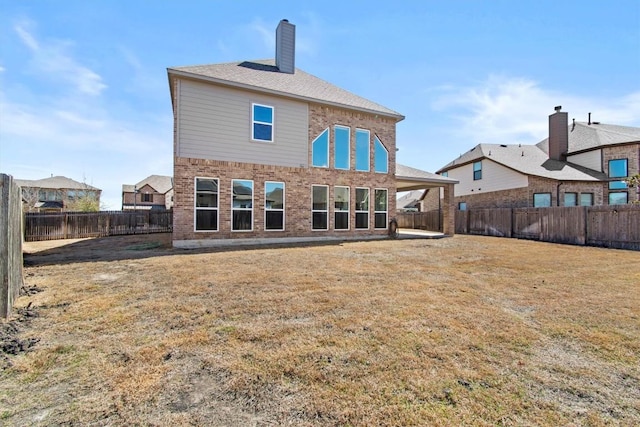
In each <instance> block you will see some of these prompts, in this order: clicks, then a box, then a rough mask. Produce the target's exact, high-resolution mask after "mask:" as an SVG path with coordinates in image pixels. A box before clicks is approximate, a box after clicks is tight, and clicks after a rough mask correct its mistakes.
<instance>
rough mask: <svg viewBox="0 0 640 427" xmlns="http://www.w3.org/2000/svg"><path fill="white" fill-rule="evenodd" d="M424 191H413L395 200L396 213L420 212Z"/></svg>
mask: <svg viewBox="0 0 640 427" xmlns="http://www.w3.org/2000/svg"><path fill="white" fill-rule="evenodd" d="M425 193H426V191H425V190H413V191H409V192H407V193H404V194H403V195H402V196H400V197H398V199H397V200H396V208H397V210H398V212H421V211H423V208H422V198H423V197H424V195H425Z"/></svg>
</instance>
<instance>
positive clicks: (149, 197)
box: [141, 193, 153, 202]
mask: <svg viewBox="0 0 640 427" xmlns="http://www.w3.org/2000/svg"><path fill="white" fill-rule="evenodd" d="M141 197H142V201H143V202H153V194H150V193H142V195H141Z"/></svg>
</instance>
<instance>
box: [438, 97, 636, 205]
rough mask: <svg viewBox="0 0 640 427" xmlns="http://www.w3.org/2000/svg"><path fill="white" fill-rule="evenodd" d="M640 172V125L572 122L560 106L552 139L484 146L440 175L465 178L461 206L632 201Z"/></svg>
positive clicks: (552, 119) (458, 196) (552, 121)
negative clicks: (629, 181) (630, 181)
mask: <svg viewBox="0 0 640 427" xmlns="http://www.w3.org/2000/svg"><path fill="white" fill-rule="evenodd" d="M639 170H640V128H636V127H629V126H616V125H607V124H601V123H599V122H592V121H591V118H590V117H589V121H588V122H586V123H585V122H576V121H575V119H574V120H573V122H572V123H571V124H569V123H568V115H567V113H566V112H562V111H561V107H556V112H555V113H554V114H552V115H550V116H549V137H548V138H547V139H545V140H543V141H541V142H539V143H538V144H536V145H523V144H509V145H505V144H479V145H476V146H475V147H473V148H472V149H471V150H470V151H468V152H467V153H465V154H463V155H461V156H460V157H459V158H458V159H456V160H454V161H452V162H451V163H449V164H447V165H446V166H444V167H443V168H441V169H440V170H439V171H438V173H440V174H442V175H444V176H448V177H450V178H455V179H457V180H458V181H459V183H458V184H456V186H455V202H456V204H457V206H458V209H461V210H464V209H467V208H492V207H546V206H584V205H587V206H588V205H615V204H626V203H631V202H634V201H637V200H638V192H637V191H636V189H635V188H628V187H627V185H626V184H625V182H624V181H623V180H624V178H626V177H629V176H633V175H635V174H637V173H638V171H639Z"/></svg>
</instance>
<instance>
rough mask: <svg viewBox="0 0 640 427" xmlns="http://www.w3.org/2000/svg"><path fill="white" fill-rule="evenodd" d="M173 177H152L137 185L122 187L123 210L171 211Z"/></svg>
mask: <svg viewBox="0 0 640 427" xmlns="http://www.w3.org/2000/svg"><path fill="white" fill-rule="evenodd" d="M172 207H173V177H171V176H165V175H150V176H148V177H147V178H145V179H143V180H142V181H140V182H138V183H136V184H133V185H131V184H124V185H122V210H123V211H124V210H134V209H135V210H148V209H171V208H172Z"/></svg>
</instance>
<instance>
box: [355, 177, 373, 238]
mask: <svg viewBox="0 0 640 427" xmlns="http://www.w3.org/2000/svg"><path fill="white" fill-rule="evenodd" d="M358 190H367V191H368V193H369V208H368V209H367V210H366V211H359V210H356V209H358V204H357V199H356V198H355V197H357V196H356V194H357V191H358ZM354 201H355V202H356V206H355V208H354V210H355V214H356V215H355V216H354V220H355V217H357V216H358V215H357V214H359V213H366V214H367V228H357V227H356V224H357V221H356V223H354V224H353V229H354V230H369V229H370V228H371V189H370V188H369V187H356V190H355V192H354Z"/></svg>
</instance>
